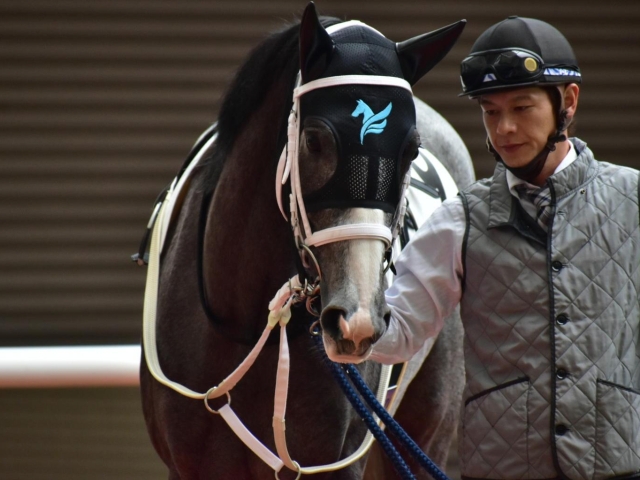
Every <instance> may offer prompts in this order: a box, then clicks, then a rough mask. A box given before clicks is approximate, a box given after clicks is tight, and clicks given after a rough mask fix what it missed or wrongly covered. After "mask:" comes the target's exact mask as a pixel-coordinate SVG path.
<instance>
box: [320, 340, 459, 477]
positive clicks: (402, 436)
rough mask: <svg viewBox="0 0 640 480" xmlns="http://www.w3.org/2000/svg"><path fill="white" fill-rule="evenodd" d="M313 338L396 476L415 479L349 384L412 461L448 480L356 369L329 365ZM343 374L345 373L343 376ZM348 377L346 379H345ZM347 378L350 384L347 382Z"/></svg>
mask: <svg viewBox="0 0 640 480" xmlns="http://www.w3.org/2000/svg"><path fill="white" fill-rule="evenodd" d="M314 339H315V341H316V343H317V344H318V346H319V347H320V348H319V350H320V351H321V352H322V354H323V359H324V360H325V363H326V364H327V365H328V366H329V368H330V369H331V372H332V373H333V376H334V377H335V379H336V380H337V382H338V384H339V385H340V388H342V390H343V391H344V393H345V395H346V397H347V399H348V400H349V402H350V403H351V405H352V406H353V408H354V409H355V411H356V412H357V413H358V415H360V417H361V418H362V419H363V420H364V422H365V423H366V425H367V428H369V430H370V431H371V433H372V434H373V436H374V437H375V439H376V440H377V441H378V442H379V443H380V446H381V447H382V449H383V450H384V451H385V453H386V454H387V456H388V457H389V459H390V460H391V463H392V464H393V466H394V468H395V469H396V471H397V472H398V474H399V475H400V477H401V478H402V479H403V480H414V479H415V478H416V477H415V476H414V475H413V473H411V470H409V467H408V466H407V464H406V462H405V461H404V459H403V458H402V456H401V455H400V453H399V452H398V450H397V449H396V448H395V447H394V446H393V444H392V443H391V441H390V440H389V437H387V435H386V434H385V433H384V431H383V430H382V429H381V428H380V427H379V426H378V423H377V422H376V420H375V419H374V418H373V415H372V414H371V412H369V410H368V409H367V407H366V406H365V405H364V403H363V402H362V400H361V399H360V397H358V394H357V393H356V392H355V390H354V389H353V386H352V385H351V383H353V385H355V387H356V389H357V390H358V392H360V395H362V397H363V398H364V399H365V400H366V402H367V403H368V404H369V406H370V407H371V409H372V410H373V411H374V412H375V414H376V415H377V416H378V417H379V418H380V419H381V420H382V422H383V423H384V424H385V425H386V427H387V428H388V429H389V431H390V432H391V433H392V434H393V435H394V436H395V438H396V439H397V440H398V441H399V442H400V443H402V444H403V445H404V446H405V448H406V449H407V450H408V451H409V453H410V454H411V456H412V457H413V458H415V459H416V460H417V461H418V463H420V465H421V466H422V467H423V468H424V469H425V470H426V471H427V472H428V473H429V475H431V476H432V477H433V478H434V479H435V480H449V477H447V476H446V475H445V474H444V472H443V471H442V470H440V469H439V468H438V466H437V465H436V464H435V463H433V461H432V460H431V459H430V458H429V457H428V456H427V455H426V454H425V453H424V452H423V451H422V449H421V448H420V447H419V446H418V445H417V444H416V442H414V441H413V439H412V438H411V437H409V435H407V432H405V431H404V430H403V429H402V427H401V426H400V425H399V424H398V422H396V421H395V420H394V419H393V417H392V416H391V415H389V412H387V411H386V409H385V408H384V407H383V406H382V405H381V404H380V402H378V399H377V398H376V396H375V395H374V394H373V392H372V391H371V389H370V388H369V387H368V386H367V384H366V383H365V382H364V380H363V379H362V377H361V376H360V373H359V372H358V370H357V369H356V368H355V367H354V366H353V365H351V364H345V365H341V364H337V363H335V362H332V361H331V360H330V359H329V357H327V354H326V352H325V350H324V346H323V345H322V343H321V342H322V339H321V338H320V336H319V335H314ZM345 372H346V374H345ZM347 376H348V377H347ZM347 378H349V379H350V380H351V382H349V380H348V379H347Z"/></svg>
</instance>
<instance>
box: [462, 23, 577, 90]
mask: <svg viewBox="0 0 640 480" xmlns="http://www.w3.org/2000/svg"><path fill="white" fill-rule="evenodd" d="M581 79H582V77H581V75H580V68H578V61H577V60H576V57H575V55H574V53H573V49H572V48H571V45H570V44H569V42H568V41H567V39H566V38H565V37H564V36H563V35H562V33H560V32H559V31H558V30H557V29H556V28H555V27H553V26H551V25H549V24H548V23H546V22H543V21H541V20H536V19H534V18H521V17H516V16H512V17H509V18H507V19H506V20H503V21H502V22H500V23H497V24H495V25H493V26H492V27H489V28H488V29H487V30H486V31H485V32H484V33H483V34H482V35H480V37H478V39H477V40H476V42H475V43H474V44H473V46H472V47H471V52H470V53H469V56H467V58H465V59H464V60H463V61H462V63H461V65H460V80H461V81H462V94H461V96H463V95H468V96H470V97H476V96H478V95H481V94H483V93H491V92H495V91H498V90H504V89H507V88H514V87H524V86H529V85H540V86H544V85H561V84H565V83H580V82H581Z"/></svg>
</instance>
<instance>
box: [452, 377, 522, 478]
mask: <svg viewBox="0 0 640 480" xmlns="http://www.w3.org/2000/svg"><path fill="white" fill-rule="evenodd" d="M528 393H529V379H528V378H519V379H516V380H513V381H511V382H507V383H504V384H502V385H498V386H496V387H493V388H490V389H488V390H485V391H483V392H481V393H479V394H477V395H473V396H472V397H469V398H468V399H467V400H466V401H465V408H464V415H463V424H462V443H461V452H460V454H461V460H462V474H463V475H464V476H468V477H476V478H478V477H479V478H482V477H490V478H524V477H523V475H525V474H526V472H527V430H528V423H527V399H528Z"/></svg>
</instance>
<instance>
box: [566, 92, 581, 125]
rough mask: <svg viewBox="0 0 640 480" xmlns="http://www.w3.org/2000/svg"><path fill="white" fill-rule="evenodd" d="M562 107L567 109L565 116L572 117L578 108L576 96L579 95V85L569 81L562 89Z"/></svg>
mask: <svg viewBox="0 0 640 480" xmlns="http://www.w3.org/2000/svg"><path fill="white" fill-rule="evenodd" d="M563 96H564V109H565V110H566V111H567V117H568V118H573V116H574V115H575V114H576V110H577V108H578V97H579V96H580V87H579V86H578V84H576V83H570V84H569V85H567V86H566V87H565V89H564V94H563Z"/></svg>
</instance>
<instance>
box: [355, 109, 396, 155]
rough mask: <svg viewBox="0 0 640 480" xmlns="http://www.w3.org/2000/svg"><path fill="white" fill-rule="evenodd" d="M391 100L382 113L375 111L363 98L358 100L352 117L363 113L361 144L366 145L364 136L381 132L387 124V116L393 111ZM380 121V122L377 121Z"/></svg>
mask: <svg viewBox="0 0 640 480" xmlns="http://www.w3.org/2000/svg"><path fill="white" fill-rule="evenodd" d="M391 108H392V105H391V102H389V105H387V107H386V108H385V109H384V110H382V111H381V112H380V113H376V114H374V113H373V110H371V108H370V107H369V105H367V104H366V103H365V102H364V101H363V100H358V106H357V107H356V109H355V110H354V111H353V112H352V113H351V116H352V117H357V116H359V115H360V114H362V117H363V118H362V128H361V129H360V144H361V145H364V136H365V135H368V134H369V133H376V134H380V133H382V132H383V131H384V129H385V127H386V126H387V117H388V116H389V114H390V113H391ZM376 122H378V123H376Z"/></svg>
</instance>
